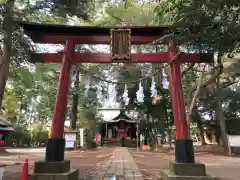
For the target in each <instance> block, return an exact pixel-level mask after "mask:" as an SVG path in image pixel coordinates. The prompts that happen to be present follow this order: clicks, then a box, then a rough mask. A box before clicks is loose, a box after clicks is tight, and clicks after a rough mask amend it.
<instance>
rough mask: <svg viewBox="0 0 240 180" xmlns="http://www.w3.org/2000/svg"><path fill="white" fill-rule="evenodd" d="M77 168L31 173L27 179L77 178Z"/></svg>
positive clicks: (72, 179)
mask: <svg viewBox="0 0 240 180" xmlns="http://www.w3.org/2000/svg"><path fill="white" fill-rule="evenodd" d="M78 179H79V170H76V169H72V170H70V171H69V172H66V173H33V174H29V180H78Z"/></svg>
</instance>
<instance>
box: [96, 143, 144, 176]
mask: <svg viewBox="0 0 240 180" xmlns="http://www.w3.org/2000/svg"><path fill="white" fill-rule="evenodd" d="M113 176H116V180H143V177H142V175H141V173H140V171H139V169H138V167H137V165H136V163H135V162H134V160H133V158H132V156H131V154H130V153H129V152H128V149H127V148H124V147H117V148H116V149H115V151H114V154H113V155H112V156H111V157H110V158H109V160H108V161H107V162H106V163H105V164H104V165H103V167H102V169H101V170H100V171H99V173H98V174H97V175H96V176H95V177H94V178H93V179H94V180H111V177H113ZM114 180H115V179H114Z"/></svg>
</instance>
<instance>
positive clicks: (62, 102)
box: [45, 40, 74, 162]
mask: <svg viewBox="0 0 240 180" xmlns="http://www.w3.org/2000/svg"><path fill="white" fill-rule="evenodd" d="M73 51H74V42H73V41H70V40H67V41H66V44H65V51H64V55H63V58H62V65H61V71H60V77H59V85H58V90H57V96H56V103H55V107H54V111H53V120H52V128H51V134H50V138H49V139H48V144H47V148H46V156H45V160H46V161H48V162H57V161H63V160H64V150H65V139H64V138H63V133H64V121H65V117H66V111H67V103H68V91H69V84H70V77H71V76H70V74H71V67H72V63H71V55H72V52H73Z"/></svg>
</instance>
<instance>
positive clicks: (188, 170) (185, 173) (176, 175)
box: [161, 162, 220, 180]
mask: <svg viewBox="0 0 240 180" xmlns="http://www.w3.org/2000/svg"><path fill="white" fill-rule="evenodd" d="M161 177H162V180H220V178H217V177H211V176H208V175H207V174H206V168H205V165H204V164H201V163H176V162H170V163H169V170H164V171H162V173H161Z"/></svg>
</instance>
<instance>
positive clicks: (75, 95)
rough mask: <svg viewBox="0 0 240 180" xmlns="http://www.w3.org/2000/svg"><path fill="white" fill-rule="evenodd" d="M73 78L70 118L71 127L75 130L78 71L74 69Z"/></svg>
mask: <svg viewBox="0 0 240 180" xmlns="http://www.w3.org/2000/svg"><path fill="white" fill-rule="evenodd" d="M75 73H76V74H75V79H74V91H73V100H72V119H71V128H72V129H73V130H76V128H77V111H78V90H79V71H78V70H76V72H75Z"/></svg>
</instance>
